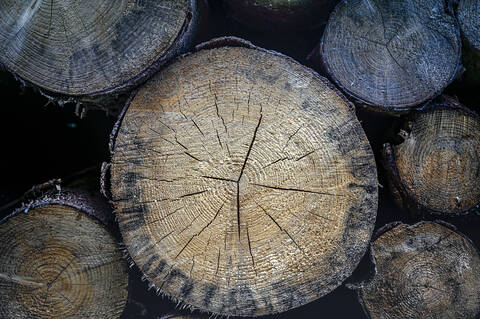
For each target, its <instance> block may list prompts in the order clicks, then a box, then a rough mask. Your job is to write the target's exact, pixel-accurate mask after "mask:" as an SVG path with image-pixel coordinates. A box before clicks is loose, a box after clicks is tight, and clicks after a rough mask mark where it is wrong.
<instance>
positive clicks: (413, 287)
mask: <svg viewBox="0 0 480 319" xmlns="http://www.w3.org/2000/svg"><path fill="white" fill-rule="evenodd" d="M452 227H453V226H449V225H445V224H439V223H434V222H421V223H418V224H415V225H413V226H409V225H405V224H397V225H396V226H394V227H393V228H392V229H390V230H388V231H386V232H385V233H383V234H381V235H380V236H379V237H378V238H377V239H376V240H375V241H374V242H373V243H372V250H373V255H374V259H375V263H376V275H375V277H374V279H373V280H372V281H370V282H366V283H364V284H363V286H362V287H361V289H360V290H359V291H358V293H359V298H360V301H361V302H362V304H363V306H364V309H365V311H366V313H367V315H368V316H369V318H371V319H377V318H378V319H380V318H389V319H396V318H402V319H413V318H415V319H444V318H445V319H446V318H456V319H475V318H478V315H479V314H480V298H479V296H480V256H479V254H478V250H477V249H476V247H475V246H474V245H473V244H472V242H471V241H470V240H469V239H468V238H466V237H465V236H464V235H462V234H460V233H458V232H457V231H456V230H455V229H454V228H452ZM388 228H389V227H388Z"/></svg>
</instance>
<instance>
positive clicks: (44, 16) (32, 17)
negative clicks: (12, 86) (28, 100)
mask: <svg viewBox="0 0 480 319" xmlns="http://www.w3.org/2000/svg"><path fill="white" fill-rule="evenodd" d="M195 3H196V1H195V0H181V1H179V0H146V1H136V0H122V1H111V0H103V1H80V2H74V1H68V2H65V1H40V0H33V1H32V0H28V1H27V0H23V1H14V0H11V1H2V3H0V48H1V49H0V52H1V54H0V64H3V65H4V66H5V68H6V69H7V70H9V71H11V72H12V73H14V74H16V75H17V76H18V77H20V78H21V79H23V80H24V81H25V82H27V83H30V84H33V85H34V86H36V87H38V88H40V89H41V90H42V91H44V93H46V94H47V95H49V96H50V95H51V96H50V97H52V98H53V97H57V96H59V98H60V97H69V96H70V97H71V96H74V97H75V98H78V99H80V100H82V99H85V100H87V101H91V100H92V98H93V97H97V96H98V95H105V94H117V93H119V92H123V91H127V90H129V89H132V88H133V87H135V86H136V85H138V84H139V83H141V82H143V81H144V80H146V79H147V78H148V77H149V76H151V75H152V74H153V73H154V72H156V71H157V70H158V69H159V68H160V67H161V66H162V65H163V64H165V63H166V62H167V61H168V60H170V59H171V58H173V57H174V56H175V55H177V54H179V53H183V52H185V51H186V50H188V48H189V47H190V44H191V38H192V34H193V32H194V29H195V19H196V12H195V10H196V4H195Z"/></svg>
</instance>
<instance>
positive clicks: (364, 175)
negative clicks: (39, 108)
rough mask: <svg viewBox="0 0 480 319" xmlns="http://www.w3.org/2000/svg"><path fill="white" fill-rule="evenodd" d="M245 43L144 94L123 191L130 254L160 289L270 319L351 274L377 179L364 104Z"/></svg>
mask: <svg viewBox="0 0 480 319" xmlns="http://www.w3.org/2000/svg"><path fill="white" fill-rule="evenodd" d="M218 43H225V39H223V41H219V42H218ZM237 44H238V45H240V47H219V48H215V46H214V45H206V46H203V48H205V49H204V50H201V51H199V52H197V53H194V54H192V55H189V56H186V57H183V58H181V59H179V60H178V61H176V62H175V63H174V64H172V65H170V66H169V67H167V68H166V69H165V70H164V71H162V72H161V73H159V74H157V76H155V77H154V78H153V79H152V80H151V81H149V82H148V83H147V84H146V85H145V86H143V87H142V88H141V89H140V90H139V91H138V93H137V94H136V95H135V97H134V98H133V100H132V101H131V103H130V105H129V107H128V109H127V110H126V113H125V115H124V117H123V120H122V121H121V123H120V124H119V127H118V133H117V134H116V135H115V133H114V136H116V139H115V143H114V147H113V157H112V167H111V175H112V178H111V190H112V194H113V203H114V206H115V209H116V213H117V216H118V221H119V224H120V230H121V232H122V236H123V239H124V241H125V244H126V247H127V248H128V251H129V253H130V254H131V256H132V258H133V260H134V261H135V262H136V264H137V265H138V266H139V268H140V269H141V270H142V271H143V272H144V273H145V275H146V277H147V279H148V280H149V281H150V282H151V285H153V286H154V287H156V289H157V290H158V291H159V292H162V293H165V294H167V295H168V296H170V297H172V298H173V299H174V300H178V301H181V302H183V303H184V304H186V305H189V306H191V307H193V308H199V309H201V310H206V311H210V312H212V313H215V314H222V315H232V316H258V315H265V314H270V313H278V312H282V311H286V310H288V309H291V308H294V307H298V306H300V305H303V304H305V303H308V302H310V301H313V300H315V299H317V298H319V297H321V296H323V295H325V294H327V293H329V292H330V291H332V290H333V289H334V288H336V287H338V286H339V285H340V284H341V283H342V282H343V280H344V279H345V278H346V277H348V276H349V275H350V274H351V272H352V271H353V269H354V268H355V267H356V265H357V264H358V262H359V261H360V259H361V257H362V255H363V254H364V252H365V250H366V248H367V244H368V242H369V240H370V235H371V232H372V229H373V225H374V221H375V216H376V210H377V178H376V167H375V162H374V158H373V154H372V151H371V149H370V145H369V144H368V141H367V139H366V137H365V134H364V132H363V130H362V128H361V126H360V123H359V122H358V120H357V119H356V116H355V113H354V110H353V108H352V106H350V105H348V104H346V103H345V102H344V100H343V99H342V97H341V96H340V95H338V94H337V92H336V91H335V89H333V87H332V86H331V85H330V84H329V83H328V82H327V81H326V80H325V79H323V78H321V77H320V76H318V75H317V74H316V73H314V72H313V71H312V70H310V69H307V68H305V67H303V66H301V65H299V64H298V63H296V62H294V61H293V60H291V59H289V58H287V57H285V56H282V55H279V54H277V53H272V52H268V51H265V50H263V49H259V48H254V47H253V46H252V45H247V46H248V48H247V47H241V45H246V44H245V43H243V44H242V43H237ZM207 48H208V49H207Z"/></svg>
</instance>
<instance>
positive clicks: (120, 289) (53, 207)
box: [0, 195, 128, 319]
mask: <svg viewBox="0 0 480 319" xmlns="http://www.w3.org/2000/svg"><path fill="white" fill-rule="evenodd" d="M70 196H72V195H70ZM67 199H68V197H64V196H63V195H62V196H55V195H48V196H46V197H42V198H40V199H38V200H36V201H34V202H32V203H29V204H28V205H25V206H24V207H23V208H21V209H19V210H17V211H16V212H14V213H13V214H12V215H11V216H8V217H7V218H6V219H4V220H3V221H2V222H1V223H0V241H1V242H2V246H1V247H0V256H1V261H0V289H1V290H2V294H1V295H0V317H1V318H25V319H27V318H28V319H31V318H57V319H60V318H72V319H73V318H79V319H80V318H82V319H84V318H92V319H93V318H99V319H100V318H102V319H106V318H112V319H113V318H119V317H120V315H121V314H122V313H123V310H124V308H125V305H126V302H127V284H128V275H127V267H126V262H125V261H124V260H123V258H122V255H121V252H120V250H119V247H118V244H117V239H116V237H114V236H113V235H112V234H111V233H110V232H109V231H108V230H107V229H106V227H105V226H104V225H103V224H102V223H101V222H100V221H99V220H97V219H96V218H94V217H93V216H92V215H91V214H90V212H87V211H88V210H89V207H92V206H90V205H91V204H88V203H87V204H85V205H84V207H86V209H85V210H83V209H79V208H78V206H77V203H72V204H71V205H68V204H67V205H65V204H60V203H59V201H60V200H67ZM93 205H94V206H95V204H93Z"/></svg>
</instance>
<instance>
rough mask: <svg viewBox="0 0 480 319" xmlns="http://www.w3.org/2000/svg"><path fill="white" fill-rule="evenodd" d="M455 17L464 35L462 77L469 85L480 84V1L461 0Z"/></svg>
mask: <svg viewBox="0 0 480 319" xmlns="http://www.w3.org/2000/svg"><path fill="white" fill-rule="evenodd" d="M457 17H458V22H459V24H460V29H461V30H462V35H463V37H464V43H463V44H464V45H463V48H462V63H463V65H464V66H465V68H466V70H465V73H464V74H463V79H464V80H466V81H465V82H466V83H467V84H468V85H470V86H476V87H478V86H480V1H478V0H461V1H459V3H458V8H457Z"/></svg>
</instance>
